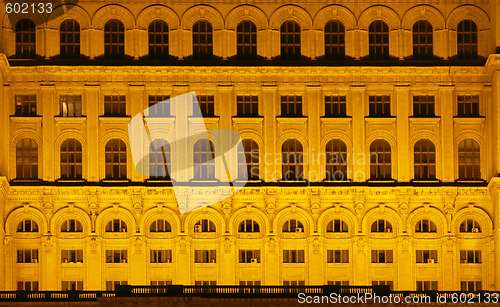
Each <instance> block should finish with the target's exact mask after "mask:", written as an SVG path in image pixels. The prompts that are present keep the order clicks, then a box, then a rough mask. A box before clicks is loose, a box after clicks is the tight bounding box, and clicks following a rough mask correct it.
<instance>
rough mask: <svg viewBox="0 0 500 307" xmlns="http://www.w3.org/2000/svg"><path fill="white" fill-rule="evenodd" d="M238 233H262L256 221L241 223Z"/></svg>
mask: <svg viewBox="0 0 500 307" xmlns="http://www.w3.org/2000/svg"><path fill="white" fill-rule="evenodd" d="M238 232H260V227H259V224H258V223H257V222H256V221H254V220H244V221H242V222H241V223H240V226H239V227H238Z"/></svg>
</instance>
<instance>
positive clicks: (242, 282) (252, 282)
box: [239, 280, 260, 286]
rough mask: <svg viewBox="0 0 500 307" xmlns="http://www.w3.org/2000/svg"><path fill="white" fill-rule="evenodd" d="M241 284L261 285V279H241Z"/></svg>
mask: <svg viewBox="0 0 500 307" xmlns="http://www.w3.org/2000/svg"><path fill="white" fill-rule="evenodd" d="M239 285H240V286H260V280H246V281H245V280H240V283H239Z"/></svg>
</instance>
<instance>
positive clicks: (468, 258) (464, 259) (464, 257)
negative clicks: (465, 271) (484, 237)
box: [460, 250, 481, 263]
mask: <svg viewBox="0 0 500 307" xmlns="http://www.w3.org/2000/svg"><path fill="white" fill-rule="evenodd" d="M460 263H481V251H480V250H460Z"/></svg>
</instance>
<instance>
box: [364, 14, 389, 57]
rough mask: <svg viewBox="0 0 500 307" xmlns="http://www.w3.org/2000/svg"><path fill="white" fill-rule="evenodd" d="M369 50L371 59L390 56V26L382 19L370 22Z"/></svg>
mask: <svg viewBox="0 0 500 307" xmlns="http://www.w3.org/2000/svg"><path fill="white" fill-rule="evenodd" d="M368 32H369V34H368V35H369V52H370V58H371V59H377V60H385V59H388V58H389V27H388V26H387V24H386V23H385V22H383V21H382V20H375V21H374V22H372V23H371V24H370V27H369V29H368Z"/></svg>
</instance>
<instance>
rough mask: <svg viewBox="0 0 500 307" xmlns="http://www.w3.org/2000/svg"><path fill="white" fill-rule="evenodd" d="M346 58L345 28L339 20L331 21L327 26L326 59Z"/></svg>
mask: <svg viewBox="0 0 500 307" xmlns="http://www.w3.org/2000/svg"><path fill="white" fill-rule="evenodd" d="M344 56H345V28H344V24H343V23H342V22H340V21H338V20H330V21H329V22H327V23H326V25H325V58H326V59H327V60H342V59H343V58H344Z"/></svg>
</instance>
